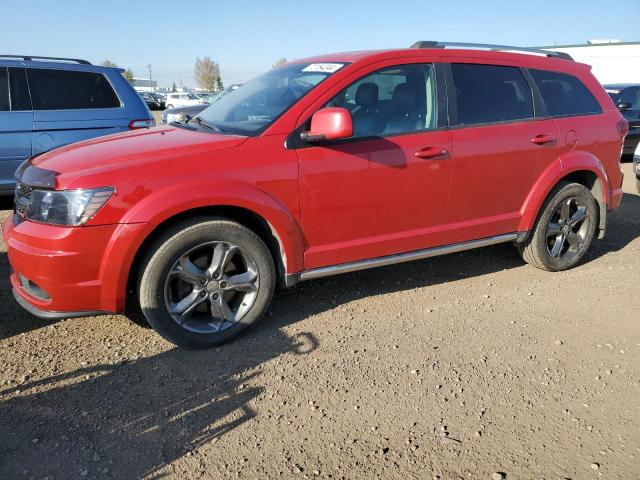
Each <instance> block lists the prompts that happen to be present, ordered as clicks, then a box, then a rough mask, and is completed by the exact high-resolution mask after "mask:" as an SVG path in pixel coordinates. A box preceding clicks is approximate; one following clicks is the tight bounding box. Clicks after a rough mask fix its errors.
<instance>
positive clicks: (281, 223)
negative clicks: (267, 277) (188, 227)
mask: <svg viewBox="0 0 640 480" xmlns="http://www.w3.org/2000/svg"><path fill="white" fill-rule="evenodd" d="M217 206H229V207H239V208H244V209H246V210H250V211H251V212H253V213H255V214H256V215H259V216H260V217H261V218H263V219H264V220H265V221H266V222H267V224H268V225H269V227H270V228H271V230H272V233H273V235H274V237H276V239H277V240H278V242H279V244H280V250H281V253H282V262H283V264H284V267H285V270H286V273H295V272H299V271H301V270H302V269H303V263H302V262H303V253H304V243H303V237H302V231H301V229H300V225H299V223H298V222H297V221H296V219H295V218H294V216H293V215H292V214H291V212H290V211H289V210H288V209H287V208H286V207H285V206H284V205H283V204H282V203H281V202H280V201H279V200H278V199H276V198H275V197H274V196H273V195H271V194H270V193H268V192H266V191H264V190H262V189H260V188H259V187H257V186H255V185H249V184H246V183H244V182H242V181H238V180H234V179H223V180H220V181H213V182H212V181H211V180H207V181H204V180H203V181H201V182H197V183H190V184H188V185H185V184H176V185H170V186H167V187H166V188H163V189H160V190H158V191H154V193H152V194H150V195H148V196H146V197H144V198H143V199H141V200H140V201H139V202H138V203H136V204H134V205H133V206H131V208H130V209H128V210H127V212H126V213H125V214H124V216H123V217H122V220H121V222H120V223H122V224H126V225H138V226H140V228H139V229H136V235H135V237H134V238H131V235H130V236H129V238H128V239H127V241H126V242H125V243H126V244H127V248H122V247H120V246H118V244H119V245H122V242H119V241H117V240H118V239H114V242H112V244H113V247H112V248H113V250H114V251H113V252H106V254H105V256H104V258H105V259H107V258H108V259H109V261H108V262H106V263H105V264H104V265H103V269H102V271H103V278H112V279H114V280H115V282H114V284H113V285H112V286H111V288H109V287H107V285H106V284H105V288H106V289H107V290H109V291H108V292H107V291H105V297H106V298H108V299H109V301H108V302H107V303H111V302H112V301H113V302H114V304H115V309H116V310H122V308H123V307H124V295H125V290H126V286H127V281H128V277H129V271H130V268H131V264H132V262H133V259H134V257H135V255H136V253H137V252H138V250H139V249H140V247H141V246H142V244H143V242H144V241H145V240H146V239H147V237H148V236H149V235H150V234H151V233H152V232H153V231H154V229H155V228H156V227H157V226H158V225H160V224H162V223H163V222H165V221H166V220H169V219H170V218H172V217H174V216H176V215H178V214H181V213H183V212H186V211H189V210H194V209H198V208H203V207H217ZM116 279H117V280H116Z"/></svg>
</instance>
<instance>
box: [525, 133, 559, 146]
mask: <svg viewBox="0 0 640 480" xmlns="http://www.w3.org/2000/svg"><path fill="white" fill-rule="evenodd" d="M555 141H556V138H555V137H552V136H551V135H543V134H540V135H536V136H535V137H533V138H532V139H531V143H535V144H536V145H545V144H547V143H553V142H555Z"/></svg>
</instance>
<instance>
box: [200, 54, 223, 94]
mask: <svg viewBox="0 0 640 480" xmlns="http://www.w3.org/2000/svg"><path fill="white" fill-rule="evenodd" d="M193 76H194V77H195V79H196V83H197V84H198V86H199V87H200V88H203V89H205V90H213V89H214V88H215V87H216V84H217V82H218V79H219V78H220V66H219V65H218V64H217V63H216V62H214V61H213V60H212V59H211V58H210V57H202V58H200V57H196V64H195V66H194V67H193Z"/></svg>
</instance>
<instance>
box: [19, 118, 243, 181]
mask: <svg viewBox="0 0 640 480" xmlns="http://www.w3.org/2000/svg"><path fill="white" fill-rule="evenodd" d="M247 138H248V137H242V136H237V135H222V134H215V133H208V132H202V131H192V130H187V129H185V128H179V127H172V126H162V127H155V128H150V129H140V130H132V131H129V132H123V133H117V134H115V135H107V136H104V137H98V138H94V139H91V140H85V141H83V142H79V143H74V144H72V145H67V146H65V147H62V148H58V149H56V150H52V151H50V152H47V153H44V154H42V155H40V156H38V157H35V158H33V159H32V160H31V165H33V166H35V167H38V168H39V169H43V170H49V171H53V172H56V173H57V174H58V176H57V177H58V182H57V186H60V185H61V184H62V185H64V184H67V183H69V182H70V181H71V180H73V179H76V178H78V177H81V176H88V175H95V174H99V173H102V172H107V171H110V170H113V169H122V168H129V167H132V166H138V165H140V164H151V163H154V162H157V161H163V160H169V159H172V158H177V157H184V158H187V157H190V156H193V155H198V154H202V153H207V152H215V151H220V150H226V149H229V148H233V147H236V146H238V145H241V144H242V143H243V142H245V141H246V140H247Z"/></svg>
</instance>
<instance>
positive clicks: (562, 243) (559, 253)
mask: <svg viewBox="0 0 640 480" xmlns="http://www.w3.org/2000/svg"><path fill="white" fill-rule="evenodd" d="M591 221H592V219H591V215H590V214H589V209H588V208H587V206H586V205H583V204H582V202H581V201H580V200H579V199H578V198H576V197H570V198H568V199H566V200H563V201H562V203H561V204H560V205H559V206H558V208H557V209H556V211H555V212H554V213H553V215H552V216H551V219H550V220H549V223H548V224H547V232H546V240H547V251H548V252H549V255H550V256H551V258H553V259H554V260H563V261H564V260H570V259H572V258H573V257H575V256H576V255H578V254H579V253H580V252H581V250H582V248H583V247H584V245H585V243H586V241H587V236H588V234H589V233H588V232H589V228H590V222H591Z"/></svg>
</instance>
